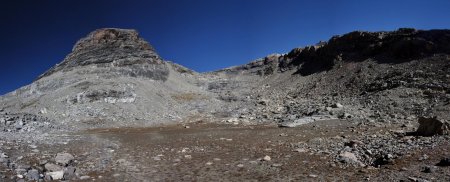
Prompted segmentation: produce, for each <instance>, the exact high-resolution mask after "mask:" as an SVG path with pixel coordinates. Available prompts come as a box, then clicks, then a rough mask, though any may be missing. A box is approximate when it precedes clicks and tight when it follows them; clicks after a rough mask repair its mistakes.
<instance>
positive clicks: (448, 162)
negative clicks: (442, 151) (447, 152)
mask: <svg viewBox="0 0 450 182" xmlns="http://www.w3.org/2000/svg"><path fill="white" fill-rule="evenodd" d="M436 166H450V158H443V159H441V161H439V163H437V164H436Z"/></svg>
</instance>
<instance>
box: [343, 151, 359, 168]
mask: <svg viewBox="0 0 450 182" xmlns="http://www.w3.org/2000/svg"><path fill="white" fill-rule="evenodd" d="M338 160H339V161H340V162H343V163H348V164H354V165H359V166H364V164H363V163H362V162H361V161H359V160H358V158H357V157H356V155H355V154H353V153H351V152H344V153H341V154H339V157H338Z"/></svg>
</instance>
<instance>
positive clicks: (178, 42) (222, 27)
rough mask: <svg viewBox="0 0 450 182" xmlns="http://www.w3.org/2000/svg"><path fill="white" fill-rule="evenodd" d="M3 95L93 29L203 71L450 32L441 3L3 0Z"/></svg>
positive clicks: (449, 16) (448, 11) (448, 10)
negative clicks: (112, 30)
mask: <svg viewBox="0 0 450 182" xmlns="http://www.w3.org/2000/svg"><path fill="white" fill-rule="evenodd" d="M0 15H1V16H0V25H1V28H0V36H1V39H0V40H1V41H0V62H1V67H0V95H2V94H5V93H7V92H9V91H12V90H15V89H17V88H19V87H20V86H24V85H26V84H29V83H31V82H32V81H33V80H34V79H35V78H36V77H37V76H38V75H40V74H41V73H43V72H45V71H46V70H47V69H49V68H50V67H52V66H53V65H55V64H56V63H59V62H61V61H62V60H63V59H64V57H65V56H66V55H67V54H68V53H69V52H70V50H71V49H72V46H73V45H74V43H75V42H76V41H77V40H78V39H80V38H81V37H84V36H85V35H86V34H88V33H89V32H91V31H92V30H94V29H97V28H103V27H118V28H132V29H137V30H138V31H139V32H140V34H141V36H142V37H144V38H145V39H146V40H147V41H149V42H150V43H151V44H152V45H153V46H154V47H155V48H156V49H157V51H158V53H159V54H160V55H161V56H162V57H163V58H164V59H166V60H171V61H174V62H176V63H179V64H182V65H184V66H187V67H189V68H191V69H194V70H196V71H200V72H204V71H211V70H216V69H220V68H224V67H229V66H233V65H238V64H244V63H246V62H249V61H251V60H254V59H256V58H260V57H264V56H265V55H268V54H271V53H285V52H288V51H289V50H291V49H292V48H294V47H300V46H305V45H311V44H315V43H317V42H319V41H320V40H328V39H329V38H330V37H331V36H332V35H336V34H343V33H347V32H350V31H353V30H369V31H380V30H395V29H397V28H400V27H413V28H418V29H447V28H450V1H448V0H441V1H433V0H420V1H418V0H399V1H394V0H377V1H368V0H348V1H345V0H343V1H338V0H333V1H332V0H330V1H311V0H308V1H302V0H147V1H132V0H120V1H118V0H63V1H62V0H39V1H37V0H34V1H33V0H28V1H24V0H7V1H1V5H0Z"/></svg>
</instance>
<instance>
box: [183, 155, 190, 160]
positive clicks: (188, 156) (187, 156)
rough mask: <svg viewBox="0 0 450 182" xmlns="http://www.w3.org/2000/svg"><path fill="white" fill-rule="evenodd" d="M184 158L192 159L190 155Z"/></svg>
mask: <svg viewBox="0 0 450 182" xmlns="http://www.w3.org/2000/svg"><path fill="white" fill-rule="evenodd" d="M184 158H186V159H192V156H191V155H184Z"/></svg>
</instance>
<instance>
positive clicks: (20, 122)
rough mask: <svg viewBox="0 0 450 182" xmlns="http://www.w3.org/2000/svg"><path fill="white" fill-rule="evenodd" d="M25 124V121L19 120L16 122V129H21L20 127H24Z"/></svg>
mask: <svg viewBox="0 0 450 182" xmlns="http://www.w3.org/2000/svg"><path fill="white" fill-rule="evenodd" d="M23 125H24V124H23V122H22V121H19V122H16V124H15V125H14V127H15V128H16V130H20V129H22V127H23Z"/></svg>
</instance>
